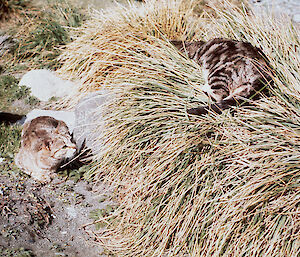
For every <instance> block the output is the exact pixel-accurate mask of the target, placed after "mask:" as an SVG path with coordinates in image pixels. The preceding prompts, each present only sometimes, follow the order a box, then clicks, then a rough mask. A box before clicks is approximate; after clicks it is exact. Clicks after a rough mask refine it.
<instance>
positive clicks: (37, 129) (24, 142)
mask: <svg viewBox="0 0 300 257" xmlns="http://www.w3.org/2000/svg"><path fill="white" fill-rule="evenodd" d="M75 153H76V145H75V144H74V143H73V142H72V141H71V135H70V133H69V130H68V127H67V125H66V124H65V123H64V122H63V121H60V120H56V119H54V118H52V117H49V116H40V117H37V118H35V119H33V120H31V121H28V122H26V123H25V124H24V127H23V130H22V135H21V147H20V150H19V152H18V153H17V154H16V156H15V162H16V164H17V166H18V167H19V168H21V169H22V170H23V171H24V172H25V173H27V174H28V175H31V176H32V177H33V179H35V180H38V181H40V182H49V181H50V180H51V178H52V177H53V176H54V175H55V174H54V172H55V171H56V169H57V168H58V167H59V165H60V164H61V163H62V162H63V161H65V160H67V159H68V158H72V157H73V156H74V155H75Z"/></svg>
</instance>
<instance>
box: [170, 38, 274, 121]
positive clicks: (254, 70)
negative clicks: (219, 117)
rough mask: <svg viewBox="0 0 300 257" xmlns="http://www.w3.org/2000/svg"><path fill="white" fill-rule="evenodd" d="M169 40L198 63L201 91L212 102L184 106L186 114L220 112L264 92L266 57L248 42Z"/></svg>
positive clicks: (267, 81) (267, 79)
mask: <svg viewBox="0 0 300 257" xmlns="http://www.w3.org/2000/svg"><path fill="white" fill-rule="evenodd" d="M172 43H173V44H174V46H175V47H176V48H178V49H179V50H180V51H181V52H183V53H186V54H187V55H188V57H189V58H191V59H193V60H195V61H196V62H198V63H199V64H200V65H202V70H203V75H204V79H205V85H204V86H203V88H202V90H203V91H204V93H206V94H207V95H208V96H209V97H210V98H212V99H213V100H214V101H215V103H214V104H211V105H208V106H199V107H197V108H192V109H188V110H187V112H188V113H189V114H195V115H202V114H206V113H208V111H209V110H212V111H215V112H216V113H221V112H222V110H224V109H227V108H229V107H230V106H234V105H238V104H243V103H246V102H247V100H250V99H256V98H258V97H259V93H260V92H264V93H267V86H268V84H270V83H271V82H272V78H271V76H270V70H271V68H270V65H269V62H268V59H267V57H266V56H265V55H264V53H263V52H262V51H261V49H259V48H257V47H254V46H252V45H251V44H250V43H248V42H242V41H236V40H231V39H222V38H215V39H211V40H209V41H207V42H203V41H197V42H182V41H172Z"/></svg>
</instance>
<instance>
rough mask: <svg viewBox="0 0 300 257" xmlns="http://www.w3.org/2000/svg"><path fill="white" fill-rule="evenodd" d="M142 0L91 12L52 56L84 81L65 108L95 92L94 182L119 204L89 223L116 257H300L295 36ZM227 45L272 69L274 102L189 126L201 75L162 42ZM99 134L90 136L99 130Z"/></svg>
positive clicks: (234, 12) (276, 27) (238, 18)
mask: <svg viewBox="0 0 300 257" xmlns="http://www.w3.org/2000/svg"><path fill="white" fill-rule="evenodd" d="M194 4H195V2H194V1H180V0H178V1H147V2H146V3H145V5H144V6H142V7H136V6H135V5H134V4H132V6H130V7H129V8H128V9H122V8H117V9H115V10H110V11H108V12H103V13H95V15H94V18H93V19H92V20H91V21H90V23H88V24H87V25H86V26H85V27H84V29H82V30H81V31H80V36H79V37H78V39H77V40H75V41H74V42H73V43H71V44H70V45H68V46H67V49H66V50H65V52H64V54H63V55H62V56H61V61H62V62H63V66H62V68H61V70H60V72H61V73H63V74H64V75H66V76H68V77H69V78H71V79H79V80H81V82H82V85H81V87H80V88H78V90H77V92H74V94H73V95H72V96H71V97H70V98H69V99H67V100H68V103H69V105H73V104H75V103H76V102H77V101H78V99H80V98H81V97H82V96H83V95H84V94H85V93H86V92H89V91H96V90H99V89H100V88H101V89H102V88H105V89H107V90H108V91H110V92H111V93H112V94H113V95H114V100H113V101H111V102H108V103H107V105H106V106H105V110H106V114H105V116H104V117H99V120H98V122H97V124H103V123H104V124H105V130H104V131H99V140H104V142H105V145H106V146H105V148H104V149H101V151H100V153H99V154H98V155H97V156H95V159H97V160H98V167H97V169H96V171H95V172H94V178H95V180H96V181H97V180H99V179H103V178H104V179H105V180H106V181H108V182H110V183H111V184H112V185H115V186H116V188H117V189H116V199H119V202H120V206H119V207H118V209H117V210H116V211H115V212H114V213H113V214H112V215H111V216H108V217H104V218H103V219H101V220H99V222H102V223H104V224H105V223H106V224H107V228H106V229H105V230H103V231H101V232H99V234H98V235H97V238H98V241H99V242H100V243H102V244H103V245H104V246H105V247H107V248H108V249H110V250H111V251H114V252H116V254H117V256H185V255H186V256H297V253H299V251H300V248H299V247H300V242H299V231H300V213H299V202H300V190H299V187H300V184H299V182H300V169H299V159H300V131H299V128H300V126H299V124H300V112H299V100H300V99H299V98H300V75H299V68H300V67H299V66H300V62H299V53H298V52H297V49H296V47H295V46H296V45H299V40H298V38H299V31H297V29H296V28H294V27H293V26H292V24H290V23H289V22H287V21H278V20H273V19H272V18H271V17H267V16H264V17H261V18H260V17H257V16H254V15H251V11H249V10H247V11H246V10H245V9H243V8H237V7H235V6H234V5H232V4H230V3H228V2H225V3H223V4H222V5H221V6H220V5H219V6H217V7H215V8H214V13H215V15H214V16H211V17H210V18H209V19H208V18H207V15H204V16H201V17H198V16H195V15H194V13H193V11H192V10H195V9H194V6H193V5H194ZM212 37H226V38H234V39H239V40H247V41H249V42H251V43H252V44H254V45H256V46H260V47H261V48H262V49H263V51H264V52H265V53H266V55H267V56H268V57H269V59H270V61H271V64H272V66H273V67H274V69H275V70H276V74H274V80H275V85H274V88H272V93H273V96H272V97H269V98H265V99H262V100H260V101H257V102H255V103H254V104H255V106H254V107H251V108H242V107H238V108H236V111H235V113H234V114H232V113H230V112H229V111H225V112H224V113H222V114H221V115H215V114H214V113H210V114H209V115H206V116H203V117H194V116H188V115H187V114H186V108H188V107H191V106H197V105H198V104H201V103H202V102H204V101H208V100H207V99H206V98H205V97H204V96H203V94H202V93H201V91H200V90H199V85H200V84H201V83H203V81H202V77H201V73H200V72H199V68H200V67H199V66H198V65H197V64H196V63H194V62H193V61H191V60H189V59H187V58H185V57H184V56H181V55H180V54H179V53H178V51H176V49H175V48H174V47H172V45H171V44H170V43H169V42H168V40H169V39H183V40H184V39H200V38H201V39H209V38H212ZM97 124H96V125H95V129H97Z"/></svg>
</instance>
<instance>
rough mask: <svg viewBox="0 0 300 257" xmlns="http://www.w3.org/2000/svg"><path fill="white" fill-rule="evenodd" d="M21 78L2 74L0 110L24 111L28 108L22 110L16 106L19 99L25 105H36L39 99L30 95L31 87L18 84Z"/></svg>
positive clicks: (0, 79)
mask: <svg viewBox="0 0 300 257" xmlns="http://www.w3.org/2000/svg"><path fill="white" fill-rule="evenodd" d="M18 83H19V80H18V79H16V78H15V77H14V76H11V75H2V76H1V75H0V110H1V111H6V112H9V111H11V112H16V111H17V112H19V113H23V111H26V110H20V109H19V108H18V107H16V106H14V103H15V102H16V101H17V100H22V101H23V102H24V104H25V105H30V106H36V105H38V104H39V100H38V99H37V98H35V97H33V96H31V95H30V89H28V88H27V87H25V86H19V85H18Z"/></svg>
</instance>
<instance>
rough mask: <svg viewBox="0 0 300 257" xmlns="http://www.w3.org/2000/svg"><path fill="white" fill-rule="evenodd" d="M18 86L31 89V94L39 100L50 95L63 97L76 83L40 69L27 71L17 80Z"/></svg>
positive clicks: (45, 99) (46, 98)
mask: <svg viewBox="0 0 300 257" xmlns="http://www.w3.org/2000/svg"><path fill="white" fill-rule="evenodd" d="M19 85H20V86H26V87H28V88H30V89H31V94H32V95H33V96H35V97H36V98H38V99H39V100H41V101H48V100H49V99H50V98H52V97H58V98H60V97H64V96H66V95H68V94H70V92H71V91H72V90H73V89H74V88H75V87H76V84H75V83H73V82H71V81H68V80H63V79H61V78H59V77H58V76H57V75H56V74H55V72H53V71H50V70H46V69H41V70H31V71H29V72H27V73H26V74H25V75H24V76H23V77H22V79H21V80H20V82H19Z"/></svg>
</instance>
